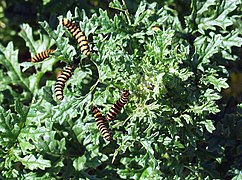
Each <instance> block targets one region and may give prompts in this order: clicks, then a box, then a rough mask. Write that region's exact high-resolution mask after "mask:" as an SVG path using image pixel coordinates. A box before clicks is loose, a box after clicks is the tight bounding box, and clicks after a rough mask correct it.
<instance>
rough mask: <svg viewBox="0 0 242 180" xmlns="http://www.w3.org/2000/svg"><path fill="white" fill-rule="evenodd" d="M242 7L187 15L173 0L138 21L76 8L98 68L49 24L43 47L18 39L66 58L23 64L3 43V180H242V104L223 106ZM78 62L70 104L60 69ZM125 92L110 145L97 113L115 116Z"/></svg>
mask: <svg viewBox="0 0 242 180" xmlns="http://www.w3.org/2000/svg"><path fill="white" fill-rule="evenodd" d="M241 5H242V3H241V2H239V1H237V0H223V1H219V2H218V1H216V0H210V1H206V2H201V1H193V0H192V1H191V6H190V10H191V13H190V14H189V15H187V16H185V17H184V18H181V17H180V16H179V13H178V12H179V11H177V10H176V8H173V7H171V6H169V5H168V3H167V4H164V5H163V6H162V7H160V6H158V5H157V3H147V2H144V1H141V3H140V4H139V6H138V8H137V10H136V12H135V13H134V14H131V13H130V12H129V10H128V8H127V7H126V4H125V3H124V1H121V2H119V1H118V0H113V1H112V2H111V3H110V5H109V6H110V7H111V8H113V9H115V10H116V13H115V15H114V16H113V17H110V16H109V15H108V13H107V11H105V10H102V9H100V10H99V13H94V14H93V15H92V16H91V17H87V15H86V13H85V11H80V10H79V9H78V8H76V9H75V11H74V12H71V11H69V12H68V13H67V14H66V15H63V16H64V17H66V18H68V19H72V20H75V21H76V22H78V23H79V26H80V29H81V30H82V31H84V32H85V34H86V36H87V37H88V40H89V42H90V49H91V50H92V55H91V59H90V60H88V61H85V57H84V55H79V54H78V53H77V51H76V49H77V48H76V46H77V45H76V43H75V42H74V41H73V38H71V37H72V35H71V34H69V33H67V36H66V35H65V36H64V33H66V31H65V30H64V28H63V26H62V25H58V26H57V27H55V28H53V27H52V26H51V24H49V23H48V22H46V21H44V22H40V25H41V27H42V28H43V30H44V31H45V32H46V33H43V32H41V33H40V34H39V39H38V40H35V39H34V37H33V36H34V34H33V31H32V28H31V27H30V26H29V25H28V24H23V25H22V26H21V31H20V33H19V35H20V37H22V38H23V39H24V41H25V42H26V46H27V47H28V48H29V51H30V53H31V55H35V54H37V52H41V51H43V50H46V49H49V48H50V47H52V46H53V45H54V46H56V51H55V52H53V53H52V54H51V55H50V58H48V59H47V60H44V61H43V62H39V63H31V62H23V63H19V60H18V50H16V49H15V48H14V44H13V42H10V43H9V44H8V45H7V46H6V47H4V46H3V45H1V44H0V77H1V83H0V102H1V103H0V104H1V105H0V116H1V117H0V136H1V138H0V159H1V161H0V172H1V175H0V177H1V178H3V179H5V178H23V179H33V178H34V179H35V178H42V179H56V178H60V179H69V178H74V179H75V178H80V179H110V178H111V179H161V177H162V178H164V179H184V178H187V179H210V178H222V179H225V178H234V179H236V178H238V179H239V178H240V177H241V169H242V168H241V167H242V164H241V162H242V157H241V150H242V145H241V140H242V134H241V128H242V121H241V113H240V111H241V109H242V108H241V105H239V106H238V111H236V112H234V113H230V114H229V113H227V114H222V113H221V110H222V108H221V107H220V106H219V105H218V102H219V100H220V99H221V94H220V93H221V90H222V89H225V88H228V87H229V86H228V84H227V82H226V81H227V78H228V76H229V72H228V70H227V69H226V67H225V65H226V63H227V62H228V61H232V60H233V61H236V60H238V59H239V56H238V55H237V54H236V53H234V48H239V47H241V45H242V37H241V34H242V33H241V24H242V23H241V13H240V12H241ZM59 18H60V19H61V18H63V17H59ZM154 27H156V28H154ZM76 60H78V63H79V65H80V67H78V68H76V69H75V71H74V74H73V76H72V78H70V79H69V80H68V82H67V85H66V88H65V89H64V93H65V98H64V99H63V101H61V102H59V101H57V100H56V98H55V94H54V85H55V81H56V75H57V73H58V72H57V71H58V70H56V67H58V66H64V65H63V64H71V63H73V61H76ZM122 89H128V90H129V91H130V93H131V95H130V100H129V103H128V104H127V105H126V106H125V108H124V110H122V113H120V114H118V115H117V117H116V118H115V120H112V121H110V122H109V125H110V127H111V129H112V133H113V141H110V142H109V143H107V142H105V141H104V140H103V138H102V136H101V134H100V133H99V130H98V129H97V128H96V125H95V123H94V122H95V121H94V117H93V116H92V113H91V111H90V109H91V107H92V105H93V104H95V105H97V106H98V107H99V108H100V109H101V111H102V112H103V113H105V114H106V112H108V110H109V109H110V108H111V107H112V104H113V102H115V101H116V100H117V99H119V97H120V90H122ZM218 114H220V115H221V117H220V118H219V120H217V119H215V118H214V117H215V116H216V115H218Z"/></svg>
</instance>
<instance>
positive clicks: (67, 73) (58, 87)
mask: <svg viewBox="0 0 242 180" xmlns="http://www.w3.org/2000/svg"><path fill="white" fill-rule="evenodd" d="M73 71H74V67H73V66H67V67H65V68H64V70H63V71H62V72H61V74H60V75H59V76H58V78H57V80H56V84H55V95H56V97H57V99H58V100H60V101H61V100H63V98H64V96H63V89H64V87H65V84H66V81H67V80H68V79H69V78H70V77H71V76H72V73H73Z"/></svg>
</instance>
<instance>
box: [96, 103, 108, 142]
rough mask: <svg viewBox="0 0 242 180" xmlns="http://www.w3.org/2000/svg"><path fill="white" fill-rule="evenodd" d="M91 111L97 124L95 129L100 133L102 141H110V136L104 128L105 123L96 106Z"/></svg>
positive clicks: (105, 127)
mask: <svg viewBox="0 0 242 180" xmlns="http://www.w3.org/2000/svg"><path fill="white" fill-rule="evenodd" d="M91 111H92V113H93V115H94V118H95V121H96V124H97V128H98V129H99V130H100V132H101V133H102V135H103V137H104V139H106V140H107V141H111V140H112V136H111V134H110V133H109V131H108V128H107V126H106V121H105V119H104V117H103V116H102V114H101V112H100V111H99V109H98V108H97V107H96V106H93V107H92V108H91Z"/></svg>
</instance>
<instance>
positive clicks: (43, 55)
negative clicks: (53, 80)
mask: <svg viewBox="0 0 242 180" xmlns="http://www.w3.org/2000/svg"><path fill="white" fill-rule="evenodd" d="M54 51H55V50H54V49H47V50H45V51H43V52H40V53H38V54H36V55H35V56H34V57H32V59H31V60H30V61H31V62H39V61H42V60H43V59H45V58H48V57H49V55H50V54H51V53H52V52H54Z"/></svg>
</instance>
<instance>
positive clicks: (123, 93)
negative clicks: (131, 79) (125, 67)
mask: <svg viewBox="0 0 242 180" xmlns="http://www.w3.org/2000/svg"><path fill="white" fill-rule="evenodd" d="M129 95H130V93H129V90H125V89H123V90H122V96H124V97H128V96H129Z"/></svg>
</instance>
